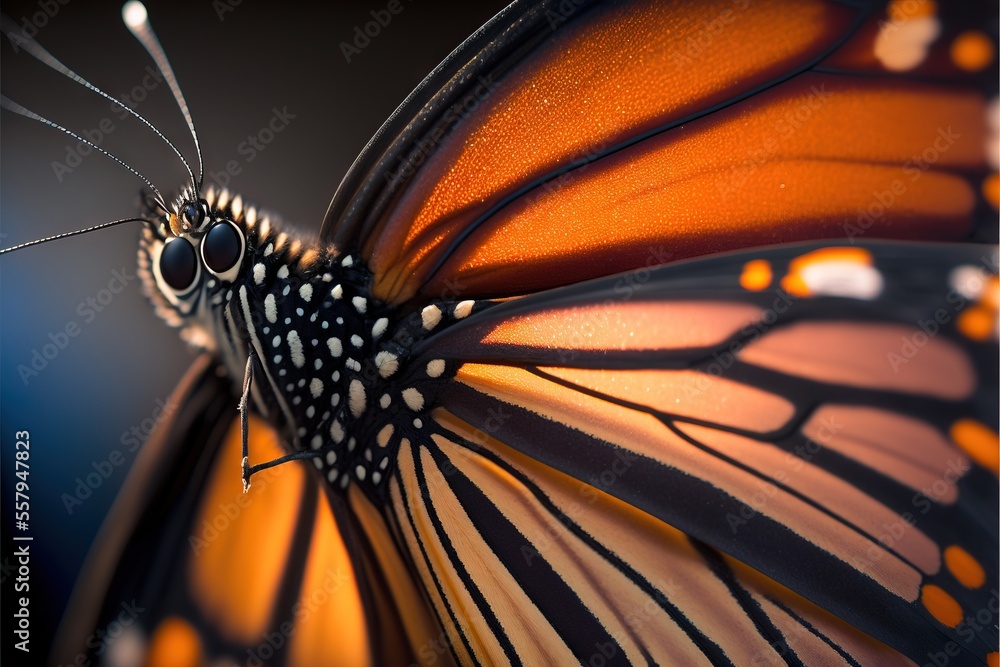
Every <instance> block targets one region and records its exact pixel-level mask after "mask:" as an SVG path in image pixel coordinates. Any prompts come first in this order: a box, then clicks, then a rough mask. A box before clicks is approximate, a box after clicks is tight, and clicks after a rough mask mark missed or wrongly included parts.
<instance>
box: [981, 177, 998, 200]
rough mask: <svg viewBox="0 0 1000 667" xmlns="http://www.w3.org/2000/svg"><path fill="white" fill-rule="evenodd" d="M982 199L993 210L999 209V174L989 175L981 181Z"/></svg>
mask: <svg viewBox="0 0 1000 667" xmlns="http://www.w3.org/2000/svg"><path fill="white" fill-rule="evenodd" d="M983 197H984V198H985V199H986V201H988V202H989V203H990V205H991V206H992V207H993V208H1000V174H990V175H989V176H987V177H986V178H985V179H983Z"/></svg>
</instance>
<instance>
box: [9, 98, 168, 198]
mask: <svg viewBox="0 0 1000 667" xmlns="http://www.w3.org/2000/svg"><path fill="white" fill-rule="evenodd" d="M0 107H3V108H4V109H7V110H8V111H13V112H14V113H16V114H20V115H22V116H25V117H26V118H30V119H32V120H37V121H38V122H40V123H45V124H46V125H48V126H49V127H54V128H56V129H57V130H62V131H63V132H65V133H66V134H68V135H69V136H71V137H73V138H74V139H76V140H77V141H81V142H83V143H85V144H87V145H88V146H90V147H91V148H93V149H94V150H97V151H100V152H101V153H104V154H105V155H107V156H108V157H109V158H111V159H112V160H114V161H115V162H117V163H118V164H120V165H121V166H123V167H125V168H126V169H128V170H129V171H131V172H132V173H133V174H135V175H136V176H138V177H139V178H141V179H142V180H143V181H144V182H145V183H146V185H148V186H149V189H150V190H152V191H153V192H155V193H156V203H157V204H158V205H159V206H160V208H162V209H163V211H164V212H165V213H169V212H170V209H168V208H167V205H166V203H164V200H163V195H161V194H160V191H159V190H157V189H156V186H155V185H153V183H152V182H151V181H150V180H149V179H148V178H146V177H145V176H143V175H142V174H140V173H139V172H138V171H136V170H135V169H134V168H133V167H132V166H131V165H129V164H127V163H126V162H125V161H124V160H122V159H121V158H119V157H117V156H116V155H112V154H111V153H109V152H108V151H106V150H104V149H103V148H101V147H100V146H98V145H97V144H95V143H94V142H93V141H89V140H87V139H84V138H83V137H81V136H80V135H79V134H77V133H76V132H73V131H72V130H67V129H66V128H65V127H63V126H62V125H60V124H59V123H53V122H52V121H51V120H49V119H48V118H42V117H41V116H39V115H38V114H36V113H35V112H34V111H31V110H30V109H25V108H24V107H23V106H21V105H20V104H18V103H17V102H15V101H13V100H11V99H10V98H8V97H7V96H6V95H0Z"/></svg>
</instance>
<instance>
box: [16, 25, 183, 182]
mask: <svg viewBox="0 0 1000 667" xmlns="http://www.w3.org/2000/svg"><path fill="white" fill-rule="evenodd" d="M0 31H2V32H3V33H4V34H5V35H7V36H8V37H9V38H10V39H11V40H14V41H15V43H16V44H17V46H18V47H20V48H23V49H24V50H25V51H27V52H28V53H29V54H30V55H31V56H33V57H34V58H36V59H38V60H39V61H40V62H42V63H43V64H45V65H48V66H49V67H51V68H52V69H54V70H55V71H57V72H59V73H60V74H63V75H64V76H67V77H69V78H70V79H72V80H73V81H76V82H77V83H79V84H80V85H81V86H84V87H85V88H88V89H90V90H92V91H94V92H95V93H97V94H98V95H100V96H102V97H104V98H105V99H107V100H109V101H111V103H112V104H114V105H115V106H117V107H119V108H121V109H124V110H125V111H127V112H128V113H130V114H132V115H133V116H135V117H136V118H137V119H138V120H139V121H140V122H142V123H143V124H144V125H145V126H146V127H148V128H149V129H151V130H152V131H153V132H154V133H155V134H156V136H158V137H159V138H160V139H162V140H163V141H164V143H166V144H167V145H168V146H170V148H171V149H172V150H173V151H174V153H175V154H176V155H177V157H178V158H180V160H181V162H182V163H183V164H184V168H185V169H186V170H187V173H188V175H189V176H190V177H191V182H192V183H194V173H193V172H192V171H191V165H189V164H188V161H187V160H185V159H184V156H183V155H181V152H180V151H179V150H177V147H176V146H174V144H173V143H171V141H170V140H169V139H167V138H166V137H165V136H163V133H162V132H160V131H159V130H158V129H156V128H155V127H154V126H153V124H152V123H150V122H149V121H148V120H146V119H145V118H144V117H143V116H142V115H140V114H139V113H138V112H137V111H135V110H133V109H132V108H131V107H129V106H128V105H127V104H125V103H124V102H121V101H120V100H118V99H116V98H114V97H112V96H111V95H108V94H107V93H106V92H104V91H103V90H101V89H100V88H98V87H97V86H95V85H94V84H92V83H90V82H89V81H87V80H86V79H84V78H83V77H82V76H80V75H79V74H77V73H76V72H74V71H73V70H71V69H70V68H68V67H66V66H65V65H64V64H62V63H61V62H59V60H58V59H57V58H56V57H55V56H53V55H52V54H51V53H49V52H48V51H46V50H45V49H44V48H42V46H41V44H39V43H38V42H36V41H35V40H34V39H32V38H31V37H28V36H27V35H24V34H23V33H22V32H21V31H20V30H19V28H18V26H17V25H16V24H15V23H14V21H13V20H11V19H10V17H8V16H7V15H6V14H3V15H0ZM198 158H199V160H200V159H201V153H200V152H199V154H198Z"/></svg>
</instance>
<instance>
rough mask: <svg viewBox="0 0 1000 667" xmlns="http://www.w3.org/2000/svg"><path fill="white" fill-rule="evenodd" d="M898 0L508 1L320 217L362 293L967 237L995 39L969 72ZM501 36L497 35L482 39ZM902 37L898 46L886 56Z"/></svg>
mask: <svg viewBox="0 0 1000 667" xmlns="http://www.w3.org/2000/svg"><path fill="white" fill-rule="evenodd" d="M901 4H906V5H907V6H908V5H909V4H914V5H917V4H921V3H916V2H914V3H901ZM574 7H576V6H575V5H574ZM515 9H516V8H512V10H515ZM902 11H903V9H901V8H899V7H896V6H892V7H889V8H887V9H886V8H878V9H860V8H858V7H854V6H848V5H845V4H841V3H833V2H829V3H828V2H796V3H789V2H781V1H779V0H771V1H766V2H753V3H749V2H747V3H744V2H731V1H729V0H718V1H714V2H678V3H672V4H671V5H669V6H665V5H663V4H662V3H657V2H634V3H606V4H602V5H600V6H595V5H584V6H580V7H576V8H575V9H574V11H573V12H571V13H570V14H569V15H567V16H562V15H561V14H559V13H558V11H557V10H556V9H553V8H552V7H546V6H544V5H543V6H540V7H538V8H535V10H533V11H526V12H525V13H524V16H523V17H522V18H521V20H520V22H514V23H513V25H514V27H512V28H510V29H509V30H508V32H506V33H502V36H498V37H496V38H495V40H494V41H493V42H488V43H487V44H485V45H483V44H481V43H473V44H471V45H467V47H466V48H464V49H460V51H458V52H456V54H453V59H456V60H457V61H458V63H455V64H453V65H452V69H451V70H449V71H454V77H455V78H456V79H459V80H461V81H463V82H464V89H463V90H462V94H461V95H460V94H459V93H457V92H455V91H452V90H450V89H447V88H446V89H445V91H443V92H442V93H441V94H440V95H439V96H438V97H436V98H434V99H432V101H431V102H430V104H429V105H428V106H427V107H425V108H424V109H423V110H422V111H421V112H420V113H419V114H416V115H415V116H414V119H413V120H412V121H411V122H410V124H409V125H407V127H406V129H405V130H404V131H402V132H401V140H400V142H399V143H400V144H402V145H396V146H393V147H392V149H391V150H388V151H387V152H386V153H385V154H384V159H383V161H382V162H380V163H379V165H378V168H376V169H375V170H373V172H372V174H373V175H374V176H378V177H384V178H382V179H381V182H380V185H381V186H382V188H381V193H380V194H379V195H378V196H377V197H376V196H375V195H371V196H370V197H369V193H368V191H367V190H366V189H365V187H364V186H362V187H359V188H357V189H356V190H355V191H353V192H352V191H350V190H349V189H348V187H347V186H345V187H344V188H342V190H341V192H339V193H338V197H337V198H336V199H335V200H334V203H333V204H332V206H331V211H330V214H329V215H328V219H327V221H326V225H327V233H328V234H329V235H330V236H332V238H334V240H336V241H337V242H338V243H341V244H343V245H348V246H349V245H352V244H357V245H360V247H361V248H362V250H363V253H364V255H365V256H366V257H367V260H368V264H369V266H370V267H371V268H372V269H373V270H374V271H375V274H376V281H375V285H374V293H375V295H376V296H378V297H379V298H380V299H384V300H388V301H390V302H397V303H398V302H402V301H405V300H406V299H408V298H411V297H414V296H417V295H419V298H421V299H423V298H435V297H440V296H442V295H444V296H445V297H446V298H454V297H456V296H459V295H461V296H462V297H468V296H476V297H482V296H500V295H511V294H518V293H525V292H531V291H537V290H539V289H544V288H547V287H552V286H555V285H560V284H569V283H573V282H577V281H579V280H583V279H587V278H592V277H597V276H601V275H609V274H612V273H615V272H618V271H624V270H628V269H632V268H636V267H641V266H651V265H654V264H659V263H663V262H665V261H669V260H676V259H681V258H685V257H691V256H696V255H703V254H708V253H712V252H718V251H723V250H727V249H733V248H740V247H748V246H757V245H767V244H772V243H780V242H789V241H796V240H804V239H817V238H847V239H854V238H858V237H865V238H899V239H928V240H960V239H965V238H970V237H972V236H973V235H974V234H975V226H976V212H977V210H978V209H981V208H982V207H983V206H984V205H985V200H984V195H983V194H982V193H981V184H982V183H983V182H984V179H985V178H986V174H987V171H988V167H987V155H986V152H987V151H985V150H984V146H986V145H987V137H988V135H989V133H990V130H989V128H988V125H987V103H986V102H987V101H986V93H985V91H984V85H983V83H982V82H983V77H984V76H986V75H987V71H989V72H992V71H993V70H991V69H988V67H987V65H988V64H991V63H992V64H995V57H993V56H990V58H989V59H988V60H987V61H986V62H983V63H980V67H979V71H978V72H977V73H976V74H977V75H978V76H974V75H972V74H970V72H969V71H968V69H967V68H966V69H963V67H962V61H961V57H960V55H959V52H958V51H956V52H955V55H952V54H950V53H949V51H948V49H949V46H951V47H954V48H957V47H956V44H957V43H958V37H959V36H958V35H957V34H956V33H955V31H954V29H953V28H952V27H951V26H952V24H953V23H956V24H958V23H960V22H961V21H963V20H964V21H968V20H969V18H968V17H952V16H949V15H947V12H944V10H942V16H935V15H934V12H933V8H932V7H930V6H929V3H928V9H927V12H928V14H927V15H926V16H922V17H913V16H911V15H910V14H905V13H904V14H900V12H902ZM509 13H510V12H508V14H509ZM911 14H912V11H911ZM503 18H505V16H504V15H501V17H498V20H499V19H503ZM510 21H511V19H510V17H506V21H505V23H504V24H503V25H506V24H507V23H510ZM889 21H891V22H889ZM887 22H889V23H887ZM928 22H930V23H928ZM914 23H916V24H919V25H921V26H924V28H923V29H924V30H925V31H926V30H934V31H936V32H934V34H933V35H931V36H927V35H924V36H923V37H921V35H922V34H923V33H920V29H921V28H919V26H918V27H914V26H913V25H912V24H914ZM526 24H528V26H527V27H526ZM928 25H930V26H931V27H928ZM531 26H533V27H531ZM880 26H881V27H880ZM934 26H936V27H934ZM942 26H945V27H944V28H942ZM500 27H502V26H497V27H496V29H497V30H499V29H500ZM515 29H516V31H518V34H517V36H511V35H510V34H509V33H510V31H513V30H515ZM897 34H898V35H902V36H903V37H906V36H907V35H911V36H912V40H916V41H915V42H913V41H912V40H911V41H906V39H903V38H900V37H898V36H897ZM913 35H915V36H913ZM920 39H923V41H922V42H921V41H920ZM984 39H986V38H985V37H984ZM501 40H503V41H506V42H513V43H514V45H511V44H508V45H507V46H508V49H507V50H506V51H504V52H503V53H502V54H499V55H498V54H495V53H494V50H495V49H496V42H497V41H501ZM480 41H482V40H480ZM887 41H888V42H889V44H888V46H887V45H886V42H887ZM986 44H988V45H989V48H990V49H992V48H993V46H992V42H990V41H989V40H988V39H986ZM514 46H519V47H520V48H519V50H517V49H515V48H514ZM906 49H910V51H912V52H915V53H916V55H913V54H911V55H910V56H909V58H910V60H909V61H906V62H905V63H903V64H902V65H901V64H900V63H901V61H900V58H901V57H900V56H898V55H897V52H899V51H905V50H906ZM509 51H513V52H509ZM942 52H943V53H944V56H947V57H943V56H942ZM918 56H920V57H918ZM462 63H465V65H464V67H465V68H464V69H462V68H460V67H459V64H462ZM903 65H905V67H903ZM453 81H454V79H453ZM447 95H451V97H452V98H456V99H453V100H451V99H450V98H448V97H447ZM403 111H404V109H401V110H400V112H397V116H398V115H400V114H401V113H402V112H403ZM396 122H397V123H399V122H400V121H399V119H398V118H397V119H396ZM407 151H408V152H407ZM386 160H389V162H386ZM393 160H395V161H394V162H393ZM992 168H993V169H995V164H994V165H992ZM350 180H351V177H350V176H349V177H348V181H347V183H348V184H349V183H350ZM366 197H369V198H368V199H366ZM993 203H994V204H995V201H994V202H993ZM979 212H980V213H984V211H982V210H979ZM337 214H341V215H342V217H341V218H340V219H337V218H335V217H333V216H335V215H337Z"/></svg>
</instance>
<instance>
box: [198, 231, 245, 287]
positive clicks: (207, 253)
mask: <svg viewBox="0 0 1000 667" xmlns="http://www.w3.org/2000/svg"><path fill="white" fill-rule="evenodd" d="M242 254H243V238H242V234H240V230H238V229H237V228H236V225H234V224H233V223H231V222H229V221H227V220H223V221H222V222H218V223H216V224H215V225H213V226H212V228H211V229H210V230H208V234H206V235H205V238H204V239H203V240H202V242H201V255H202V257H203V258H204V260H205V266H207V267H208V268H209V270H210V271H212V273H215V274H223V273H226V272H227V271H229V270H230V269H232V268H233V267H235V266H236V264H237V262H239V261H240V257H241V255H242Z"/></svg>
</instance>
